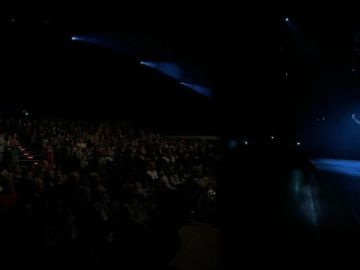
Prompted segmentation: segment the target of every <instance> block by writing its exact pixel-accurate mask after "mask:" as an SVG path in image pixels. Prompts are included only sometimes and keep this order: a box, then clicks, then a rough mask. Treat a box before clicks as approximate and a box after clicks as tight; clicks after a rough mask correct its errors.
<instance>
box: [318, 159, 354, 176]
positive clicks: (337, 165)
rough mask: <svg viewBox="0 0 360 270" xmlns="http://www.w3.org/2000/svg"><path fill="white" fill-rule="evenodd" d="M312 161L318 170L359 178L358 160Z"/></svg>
mask: <svg viewBox="0 0 360 270" xmlns="http://www.w3.org/2000/svg"><path fill="white" fill-rule="evenodd" d="M312 163H313V164H314V165H315V167H316V168H317V169H318V170H320V171H327V172H333V173H337V174H343V175H348V176H353V177H359V178H360V161H358V160H345V159H315V160H312Z"/></svg>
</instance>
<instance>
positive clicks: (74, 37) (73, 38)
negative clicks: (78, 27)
mask: <svg viewBox="0 0 360 270" xmlns="http://www.w3.org/2000/svg"><path fill="white" fill-rule="evenodd" d="M78 39H79V38H78V37H76V36H72V37H71V40H78Z"/></svg>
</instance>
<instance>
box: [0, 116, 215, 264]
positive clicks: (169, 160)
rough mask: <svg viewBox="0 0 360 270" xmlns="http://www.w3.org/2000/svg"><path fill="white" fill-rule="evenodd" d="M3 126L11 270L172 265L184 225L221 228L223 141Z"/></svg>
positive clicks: (66, 126)
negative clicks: (205, 224) (217, 223)
mask: <svg viewBox="0 0 360 270" xmlns="http://www.w3.org/2000/svg"><path fill="white" fill-rule="evenodd" d="M0 128H1V130H0V132H1V133H0V166H1V173H0V215H1V216H0V219H1V222H0V231H1V232H2V234H3V237H2V238H3V239H2V240H4V241H2V243H3V244H2V245H3V247H4V250H5V251H4V252H3V254H7V257H6V258H7V260H11V263H10V265H14V264H16V265H17V266H21V267H36V266H46V267H51V269H64V268H69V267H81V268H83V267H86V266H88V267H97V268H99V269H100V268H101V269H105V268H112V267H114V268H116V267H120V266H123V267H125V269H126V267H128V268H129V269H130V268H131V269H133V268H143V267H145V266H147V267H149V266H150V265H151V266H152V267H158V268H160V269H167V268H166V267H167V266H168V265H169V262H170V260H171V259H172V258H173V257H174V255H175V253H176V250H177V249H178V247H179V241H178V235H177V229H178V228H179V227H181V226H183V225H185V224H187V223H188V222H189V221H190V220H191V219H194V218H198V219H199V218H202V219H204V220H206V222H215V221H214V220H213V219H214V216H216V215H214V212H215V211H216V201H217V200H216V189H217V182H218V181H217V178H218V164H219V161H220V154H219V150H218V148H217V144H216V142H215V141H210V142H209V141H204V140H193V139H192V140H189V139H181V138H170V137H167V136H160V135H159V134H154V133H151V132H148V131H134V130H131V129H124V128H122V127H120V126H119V125H118V124H116V123H95V122H89V121H68V120H29V119H24V118H23V119H19V118H17V119H15V118H13V119H11V118H10V119H5V120H4V119H2V120H0ZM9 262H10V261H9Z"/></svg>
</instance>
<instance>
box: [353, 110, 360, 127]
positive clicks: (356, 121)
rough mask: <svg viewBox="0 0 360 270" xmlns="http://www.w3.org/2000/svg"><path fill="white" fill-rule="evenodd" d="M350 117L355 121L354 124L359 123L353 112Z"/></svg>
mask: <svg viewBox="0 0 360 270" xmlns="http://www.w3.org/2000/svg"><path fill="white" fill-rule="evenodd" d="M352 118H353V119H354V121H355V123H356V124H359V125H360V121H359V120H358V119H356V115H355V113H353V114H352Z"/></svg>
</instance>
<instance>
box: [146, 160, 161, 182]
mask: <svg viewBox="0 0 360 270" xmlns="http://www.w3.org/2000/svg"><path fill="white" fill-rule="evenodd" d="M146 174H147V175H148V176H149V177H150V178H151V180H154V181H156V180H159V175H158V173H157V171H156V168H155V163H154V162H150V163H149V166H148V170H147V171H146Z"/></svg>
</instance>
